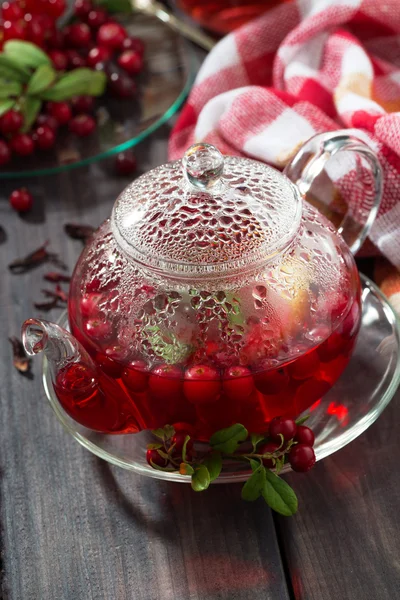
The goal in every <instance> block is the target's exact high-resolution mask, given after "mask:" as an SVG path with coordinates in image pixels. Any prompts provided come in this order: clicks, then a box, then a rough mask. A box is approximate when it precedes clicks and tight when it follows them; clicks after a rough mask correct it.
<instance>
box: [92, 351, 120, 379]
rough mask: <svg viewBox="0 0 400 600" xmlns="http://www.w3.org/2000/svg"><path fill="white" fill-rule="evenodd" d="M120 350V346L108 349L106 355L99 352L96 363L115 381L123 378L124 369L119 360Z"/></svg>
mask: <svg viewBox="0 0 400 600" xmlns="http://www.w3.org/2000/svg"><path fill="white" fill-rule="evenodd" d="M119 350H120V348H119V346H111V347H110V348H106V350H105V352H104V353H103V352H98V353H97V354H96V357H95V362H96V364H98V366H99V367H100V369H101V370H102V371H104V373H106V375H109V376H110V377H113V378H114V379H117V378H119V377H121V374H122V369H123V368H124V367H123V365H122V364H121V363H120V362H119V360H118V358H120V355H119Z"/></svg>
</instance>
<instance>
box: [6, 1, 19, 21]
mask: <svg viewBox="0 0 400 600" xmlns="http://www.w3.org/2000/svg"><path fill="white" fill-rule="evenodd" d="M1 16H2V17H3V19H4V20H5V21H18V19H22V18H23V16H24V11H23V10H22V8H21V7H20V6H18V4H17V3H16V2H3V4H2V5H1Z"/></svg>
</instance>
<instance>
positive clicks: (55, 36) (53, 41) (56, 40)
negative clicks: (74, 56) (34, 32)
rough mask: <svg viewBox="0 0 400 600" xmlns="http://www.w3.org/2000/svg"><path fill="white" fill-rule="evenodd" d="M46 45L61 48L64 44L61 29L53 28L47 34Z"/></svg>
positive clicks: (56, 48) (55, 48)
mask: <svg viewBox="0 0 400 600" xmlns="http://www.w3.org/2000/svg"><path fill="white" fill-rule="evenodd" d="M47 45H48V46H49V48H52V49H54V50H62V49H63V48H64V46H65V40H64V33H63V32H62V31H61V29H53V30H52V31H50V33H49V34H48V35H47Z"/></svg>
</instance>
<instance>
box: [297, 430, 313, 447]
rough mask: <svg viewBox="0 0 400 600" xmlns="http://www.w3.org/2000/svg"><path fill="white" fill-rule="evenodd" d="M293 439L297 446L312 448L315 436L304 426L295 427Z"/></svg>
mask: <svg viewBox="0 0 400 600" xmlns="http://www.w3.org/2000/svg"><path fill="white" fill-rule="evenodd" d="M294 439H295V441H296V442H298V443H299V444H305V445H306V446H314V441H315V436H314V432H313V430H312V429H310V428H309V427H306V426H305V425H297V430H296V435H295V436H294Z"/></svg>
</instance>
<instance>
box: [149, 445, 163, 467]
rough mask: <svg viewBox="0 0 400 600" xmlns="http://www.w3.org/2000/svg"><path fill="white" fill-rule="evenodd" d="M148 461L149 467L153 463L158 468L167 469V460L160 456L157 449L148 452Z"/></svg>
mask: <svg viewBox="0 0 400 600" xmlns="http://www.w3.org/2000/svg"><path fill="white" fill-rule="evenodd" d="M146 460H147V462H148V463H149V465H151V463H154V464H155V465H157V466H158V467H166V466H167V464H168V461H167V459H166V458H163V457H162V456H160V455H159V453H158V452H157V450H156V449H155V448H151V449H149V450H147V452H146Z"/></svg>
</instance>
